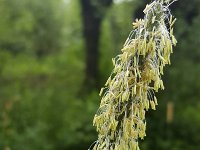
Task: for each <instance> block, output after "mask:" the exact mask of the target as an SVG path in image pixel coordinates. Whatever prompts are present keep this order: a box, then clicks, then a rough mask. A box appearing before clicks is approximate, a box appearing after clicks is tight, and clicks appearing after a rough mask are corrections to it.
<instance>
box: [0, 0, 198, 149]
mask: <svg viewBox="0 0 200 150" xmlns="http://www.w3.org/2000/svg"><path fill="white" fill-rule="evenodd" d="M149 2H150V0H0V150H84V149H88V148H89V146H90V145H91V143H92V142H93V141H95V140H96V139H97V133H96V131H95V128H94V127H93V126H92V120H93V116H94V114H95V112H96V110H97V108H98V106H99V103H100V97H99V96H98V92H99V90H100V87H101V86H103V85H104V83H105V81H106V79H107V78H108V77H109V74H110V72H111V70H112V63H111V58H113V57H115V56H116V55H117V54H119V53H120V49H121V48H122V46H123V43H124V41H125V40H126V37H127V36H128V34H129V32H130V31H131V30H132V24H131V23H132V21H133V20H135V18H138V17H143V13H142V10H143V8H144V6H145V5H146V4H147V3H149ZM199 7H200V1H199V0H179V1H178V2H175V3H174V4H173V6H172V7H171V11H172V13H173V14H174V16H175V17H176V18H177V23H176V25H175V35H176V37H177V40H178V45H177V47H176V48H175V49H174V53H173V55H172V57H171V62H172V65H171V66H167V67H166V68H165V75H164V77H163V79H164V84H165V88H166V90H164V91H160V92H159V93H158V94H157V96H158V100H159V105H158V107H157V110H156V111H151V110H150V111H149V112H148V113H147V124H148V125H147V126H148V128H147V137H146V138H145V140H144V141H141V142H140V145H141V149H142V150H198V149H200V9H199Z"/></svg>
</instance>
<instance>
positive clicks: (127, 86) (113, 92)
mask: <svg viewBox="0 0 200 150" xmlns="http://www.w3.org/2000/svg"><path fill="white" fill-rule="evenodd" d="M172 2H173V1H169V0H168V1H167V2H166V1H163V0H156V1H154V2H152V3H151V4H149V5H147V6H146V8H145V9H144V14H145V17H144V19H137V20H136V21H135V22H134V23H133V30H132V31H131V33H130V35H129V37H128V38H127V40H126V42H125V44H124V46H123V48H122V53H121V54H119V55H118V56H117V57H116V58H115V59H113V65H114V69H113V71H112V73H111V75H110V77H109V78H108V80H107V82H106V84H105V87H103V88H102V89H101V91H100V96H102V99H101V103H100V107H99V109H98V111H97V113H96V115H95V117H94V120H93V124H94V126H96V130H97V132H98V140H97V141H96V143H95V145H94V147H93V150H139V146H138V139H139V138H140V139H143V138H144V137H145V136H146V121H145V113H146V111H148V110H149V108H151V109H153V110H155V109H156V105H158V103H157V98H156V96H155V92H158V90H159V89H164V84H163V81H162V79H161V76H162V75H163V68H164V66H165V65H166V64H170V54H171V53H172V52H173V51H172V50H173V46H175V45H176V43H177V41H176V39H175V37H174V35H173V25H174V22H175V19H174V18H173V17H172V15H171V13H170V11H169V8H168V7H169V5H170V4H171V3H172Z"/></svg>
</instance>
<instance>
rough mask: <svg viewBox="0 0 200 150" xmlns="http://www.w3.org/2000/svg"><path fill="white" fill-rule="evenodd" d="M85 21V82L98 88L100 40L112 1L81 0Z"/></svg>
mask: <svg viewBox="0 0 200 150" xmlns="http://www.w3.org/2000/svg"><path fill="white" fill-rule="evenodd" d="M80 2H81V8H82V19H83V36H84V39H85V48H86V68H85V82H84V85H85V84H86V85H87V86H88V87H91V88H94V87H95V88H98V84H97V83H98V82H97V81H98V75H99V72H98V66H99V39H100V27H101V22H102V19H103V17H104V14H105V9H106V8H108V7H109V6H110V5H111V3H112V0H101V1H97V0H80Z"/></svg>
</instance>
